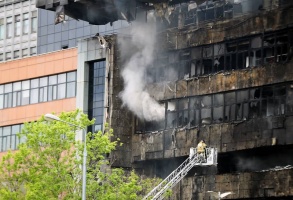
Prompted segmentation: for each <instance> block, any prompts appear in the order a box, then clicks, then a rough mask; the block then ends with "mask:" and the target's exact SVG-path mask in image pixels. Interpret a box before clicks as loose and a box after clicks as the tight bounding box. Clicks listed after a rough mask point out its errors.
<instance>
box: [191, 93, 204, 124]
mask: <svg viewBox="0 0 293 200" xmlns="http://www.w3.org/2000/svg"><path fill="white" fill-rule="evenodd" d="M200 108H201V103H200V99H199V98H197V97H192V98H190V104H189V109H190V116H189V119H190V125H191V126H197V125H199V124H200V114H199V113H200Z"/></svg>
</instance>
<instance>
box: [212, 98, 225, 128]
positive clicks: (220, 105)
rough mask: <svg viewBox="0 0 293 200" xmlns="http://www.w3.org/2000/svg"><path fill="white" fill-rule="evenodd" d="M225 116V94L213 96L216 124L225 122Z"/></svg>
mask: <svg viewBox="0 0 293 200" xmlns="http://www.w3.org/2000/svg"><path fill="white" fill-rule="evenodd" d="M223 115H224V94H215V95H213V121H214V122H216V123H219V122H222V121H223Z"/></svg>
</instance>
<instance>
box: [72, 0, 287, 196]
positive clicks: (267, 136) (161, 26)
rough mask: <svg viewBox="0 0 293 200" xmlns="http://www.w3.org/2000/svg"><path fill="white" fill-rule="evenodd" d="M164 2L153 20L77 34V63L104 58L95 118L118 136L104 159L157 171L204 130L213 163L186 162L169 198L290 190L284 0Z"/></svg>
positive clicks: (175, 161)
mask: <svg viewBox="0 0 293 200" xmlns="http://www.w3.org/2000/svg"><path fill="white" fill-rule="evenodd" d="M166 2H168V1H166ZM182 2H183V1H182ZM153 3H154V7H156V6H157V5H156V1H153ZM167 8H168V9H167V10H168V13H167V15H166V13H164V14H162V15H160V16H157V20H156V23H155V24H153V23H152V22H151V20H148V22H143V23H135V22H133V24H132V25H131V26H130V29H131V31H130V32H123V33H118V34H117V35H116V36H104V37H100V36H97V37H94V38H91V39H86V40H84V41H82V42H81V43H80V44H79V47H78V49H79V53H78V56H79V58H78V60H79V61H78V62H79V63H80V66H79V67H78V70H84V71H85V72H86V70H88V69H89V66H90V64H91V63H92V62H93V61H95V62H98V61H99V60H100V61H103V62H104V64H105V66H106V73H105V74H106V79H105V82H104V85H105V91H104V93H105V97H106V98H105V101H104V105H105V107H104V111H105V112H104V119H105V120H106V121H108V122H109V124H110V125H111V127H112V128H113V129H114V136H115V138H120V140H121V142H122V143H123V145H122V146H119V147H117V149H116V150H115V151H114V152H112V153H111V154H112V155H111V158H112V161H111V163H113V164H112V166H113V167H125V168H134V169H135V170H136V171H137V172H139V173H141V174H142V175H144V176H157V177H161V178H165V177H167V176H168V175H169V174H170V173H171V172H172V171H173V170H174V169H175V168H176V167H178V166H179V165H180V164H181V163H183V162H184V160H185V159H186V158H188V156H189V153H190V148H191V147H196V145H197V144H198V142H199V141H200V140H204V141H205V143H206V144H207V145H208V146H209V147H213V148H217V150H218V159H217V166H197V167H193V168H192V169H191V170H190V171H189V172H188V173H187V174H186V176H185V177H184V178H183V179H182V180H181V181H180V182H179V183H178V184H177V185H176V186H175V187H174V188H173V190H172V191H173V193H172V196H171V197H169V198H170V199H174V200H175V199H176V200H183V199H186V200H187V199H212V198H211V194H212V192H211V191H214V192H217V193H218V192H219V193H220V194H222V193H225V192H231V193H230V194H229V195H228V196H226V197H225V198H226V199H292V198H293V181H292V180H293V158H292V153H293V132H292V131H293V60H292V53H293V4H292V2H291V1H284V0H214V1H202V2H200V1H197V2H193V1H184V2H183V3H181V4H172V5H168V6H167ZM169 11H170V12H169ZM162 16H164V17H162ZM154 28H156V29H154ZM154 30H155V31H154ZM101 38H103V40H104V41H105V42H106V43H107V44H106V45H105V42H102V43H103V44H99V41H101V40H100V39H101ZM102 47H103V48H102ZM99 48H100V49H99ZM84 63H89V66H88V65H86V67H84ZM78 73H79V72H78ZM82 73H83V72H82ZM93 74H94V73H93ZM78 77H81V76H79V75H78ZM84 77H86V76H84ZM90 78H92V82H91V80H90V81H89V82H88V83H87V82H86V81H84V82H85V83H86V84H89V85H90V84H91V83H94V82H95V80H96V79H95V77H90ZM81 82H82V81H81ZM86 84H85V85H86ZM97 84H98V83H97ZM90 86H91V85H90ZM77 92H78V96H79V94H80V95H81V96H82V95H83V94H82V93H79V91H77ZM104 93H103V94H104ZM90 103H92V104H94V103H95V102H90ZM90 103H88V104H90Z"/></svg>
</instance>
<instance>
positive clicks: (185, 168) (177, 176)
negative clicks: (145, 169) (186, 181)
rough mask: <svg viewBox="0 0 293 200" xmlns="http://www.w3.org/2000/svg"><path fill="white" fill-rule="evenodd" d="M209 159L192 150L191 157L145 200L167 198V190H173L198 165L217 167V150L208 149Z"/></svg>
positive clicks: (144, 199)
mask: <svg viewBox="0 0 293 200" xmlns="http://www.w3.org/2000/svg"><path fill="white" fill-rule="evenodd" d="M206 154H207V159H204V157H203V156H202V155H198V154H197V153H196V149H195V148H191V149H190V155H189V157H188V158H187V159H186V160H185V161H184V162H183V163H182V164H181V165H180V166H179V167H178V168H177V169H175V170H174V171H173V172H172V173H171V174H170V175H169V176H168V177H167V178H165V179H164V180H163V181H162V182H161V183H160V184H159V185H157V186H156V187H155V188H154V189H153V190H152V191H150V192H149V193H148V194H147V195H146V196H145V197H144V198H143V200H149V199H151V200H161V199H164V197H165V196H166V192H167V190H169V189H171V188H173V187H174V186H175V185H176V184H177V183H178V182H179V181H180V180H182V179H183V178H184V177H185V176H186V174H187V173H188V172H189V170H191V169H192V168H193V167H194V166H196V165H204V166H207V165H215V164H216V159H217V149H215V148H207V150H206Z"/></svg>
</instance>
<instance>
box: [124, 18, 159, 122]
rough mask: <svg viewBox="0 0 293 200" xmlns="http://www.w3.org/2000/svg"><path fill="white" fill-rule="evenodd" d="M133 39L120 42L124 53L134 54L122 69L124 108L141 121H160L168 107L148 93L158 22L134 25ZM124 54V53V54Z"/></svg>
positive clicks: (132, 30) (132, 28)
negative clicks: (148, 76)
mask: <svg viewBox="0 0 293 200" xmlns="http://www.w3.org/2000/svg"><path fill="white" fill-rule="evenodd" d="M130 34H131V39H129V40H128V39H127V40H123V39H120V41H119V43H120V49H121V52H122V54H124V55H126V54H127V52H132V53H130V55H129V57H130V58H129V59H128V60H127V61H126V63H125V65H124V68H123V69H122V73H121V74H122V77H123V79H124V90H123V91H122V92H121V93H120V95H119V96H120V98H121V99H122V101H123V105H124V106H127V107H128V108H129V109H130V110H131V111H132V112H133V113H134V114H135V115H137V116H138V117H139V118H140V119H145V120H147V121H159V120H162V119H163V118H164V116H165V108H164V106H162V105H160V104H159V103H158V102H157V101H156V100H155V99H153V98H152V97H151V96H150V94H149V93H148V92H147V91H146V88H145V86H146V82H145V80H146V78H145V76H146V69H147V68H148V67H149V66H150V65H151V64H152V62H153V60H154V50H155V42H156V29H155V23H154V22H150V21H148V23H133V24H132V26H131V33H130ZM123 52H124V53H123Z"/></svg>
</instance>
